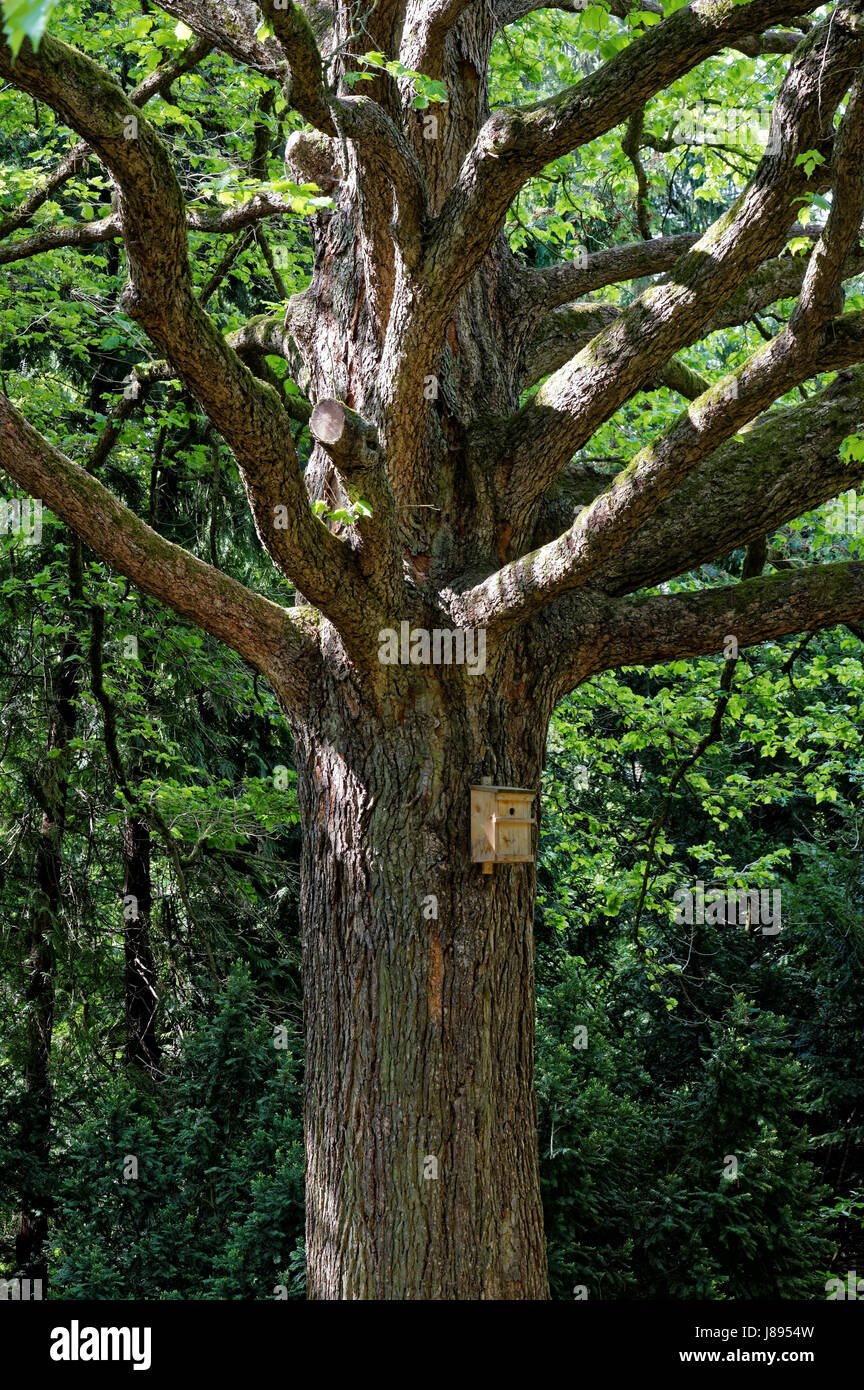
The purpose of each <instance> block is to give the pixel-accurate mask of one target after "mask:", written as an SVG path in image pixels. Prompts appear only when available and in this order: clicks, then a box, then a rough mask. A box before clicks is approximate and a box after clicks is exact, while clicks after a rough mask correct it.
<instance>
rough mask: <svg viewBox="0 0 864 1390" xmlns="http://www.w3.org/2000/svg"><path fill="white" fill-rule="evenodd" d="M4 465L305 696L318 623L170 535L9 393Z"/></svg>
mask: <svg viewBox="0 0 864 1390" xmlns="http://www.w3.org/2000/svg"><path fill="white" fill-rule="evenodd" d="M0 466H2V467H3V468H4V469H5V470H6V472H8V473H9V474H10V475H11V477H13V478H14V479H15V481H16V482H17V483H19V484H20V485H21V486H22V487H24V488H26V489H27V490H28V491H29V492H30V494H31V495H32V496H34V497H38V498H40V499H41V500H42V501H43V502H44V503H45V505H46V506H48V507H50V508H51V510H52V511H53V512H55V513H56V515H57V516H59V517H60V518H61V519H62V520H63V521H65V522H66V523H67V525H68V526H70V527H71V528H72V530H73V531H75V532H76V534H77V535H79V536H80V537H81V539H82V540H83V541H84V542H86V544H88V545H90V546H91V547H92V549H93V550H95V551H96V553H97V554H98V555H101V556H103V557H104V558H105V559H106V560H107V561H108V563H109V564H111V565H113V567H114V568H115V569H117V570H119V572H120V573H121V574H125V575H126V576H127V577H128V578H129V579H131V580H132V581H133V582H134V583H135V584H137V585H139V587H140V588H141V589H143V590H145V592H147V593H148V594H152V595H153V597H154V598H157V599H159V600H160V602H162V603H164V604H166V606H167V607H169V608H172V609H173V610H174V611H175V612H177V613H180V614H181V615H182V616H183V617H185V618H189V619H191V620H192V621H193V622H195V623H197V624H198V625H199V626H200V627H203V628H204V629H205V631H207V632H209V633H211V634H212V635H213V636H214V637H217V638H218V639H219V640H220V641H222V642H224V643H225V644H226V645H227V646H229V647H231V648H233V650H234V651H236V652H239V654H240V655H241V656H243V657H245V658H246V660H247V661H249V662H250V663H251V664H252V665H253V666H255V667H256V669H257V670H259V671H260V672H261V673H262V675H264V676H266V677H267V679H268V680H272V681H273V682H274V684H275V686H276V688H277V689H278V690H279V692H280V694H281V693H283V692H284V693H285V694H286V696H291V697H292V698H294V699H300V698H301V697H302V696H303V694H304V692H306V691H307V690H308V689H309V688H310V687H311V683H312V675H313V670H314V664H315V663H317V661H318V660H319V659H320V658H319V653H318V646H317V640H316V637H315V627H314V623H312V622H309V623H308V624H307V623H306V621H305V620H304V616H303V614H302V612H301V611H300V610H296V611H293V612H292V611H289V610H287V609H284V608H280V607H279V605H278V604H275V603H271V602H270V601H269V600H268V599H265V598H262V597H261V596H260V595H259V594H256V593H253V591H252V590H251V589H247V588H246V587H245V586H244V585H243V584H240V583H238V582H237V580H235V579H231V578H230V577H229V576H228V575H226V574H222V573H220V572H219V571H218V570H215V569H213V568H212V567H211V566H210V565H207V564H205V563H204V561H203V560H198V559H196V558H195V556H194V555H190V554H189V552H188V551H186V550H183V549H182V548H181V547H180V546H177V545H172V544H171V542H170V541H167V540H165V539H164V538H163V537H162V536H160V535H159V534H158V533H157V532H156V531H153V530H152V529H151V528H150V527H149V526H147V525H146V524H145V522H143V521H141V520H140V518H139V517H137V516H136V515H135V514H134V512H132V511H131V510H130V509H129V508H128V507H126V506H124V505H123V503H122V502H119V501H118V500H117V498H116V497H115V496H114V495H113V494H112V493H111V492H109V491H108V489H107V488H105V487H103V486H102V484H101V483H100V482H99V481H98V480H97V479H96V478H94V477H93V476H92V474H90V473H88V472H87V471H86V470H85V469H83V468H80V467H79V466H78V464H76V463H73V462H72V460H71V459H69V458H67V457H66V455H65V454H62V453H61V452H60V450H59V449H55V448H54V447H53V445H51V444H49V443H48V441H47V440H46V439H44V438H43V437H42V436H41V435H40V434H38V433H37V431H36V430H34V429H33V428H32V426H30V425H29V424H28V423H27V421H26V420H25V419H24V418H23V416H22V415H21V414H20V413H19V412H18V411H17V410H16V409H15V407H14V406H13V405H12V403H11V402H10V401H9V400H8V399H7V398H6V397H5V396H3V395H0Z"/></svg>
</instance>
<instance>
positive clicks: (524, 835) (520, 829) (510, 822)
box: [471, 783, 537, 874]
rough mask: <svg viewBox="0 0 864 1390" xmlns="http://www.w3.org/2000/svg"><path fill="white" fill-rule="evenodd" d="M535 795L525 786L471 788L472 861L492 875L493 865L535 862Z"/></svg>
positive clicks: (485, 785) (486, 785) (487, 784)
mask: <svg viewBox="0 0 864 1390" xmlns="http://www.w3.org/2000/svg"><path fill="white" fill-rule="evenodd" d="M533 809H534V793H533V792H529V791H525V790H524V788H522V787H493V786H491V785H490V784H489V783H484V784H483V785H482V786H479V787H472V788H471V862H472V863H473V864H482V865H483V872H484V874H491V872H492V865H493V864H531V863H533V861H534V859H535V854H534V830H533V827H534V826H535V825H536V824H537V821H536V819H535V818H534V816H533V815H532V814H531V813H532V811H533Z"/></svg>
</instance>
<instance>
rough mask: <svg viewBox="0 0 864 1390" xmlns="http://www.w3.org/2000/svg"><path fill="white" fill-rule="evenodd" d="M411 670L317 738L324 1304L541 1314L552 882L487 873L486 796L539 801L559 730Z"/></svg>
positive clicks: (313, 1196)
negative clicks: (526, 794) (481, 831)
mask: <svg viewBox="0 0 864 1390" xmlns="http://www.w3.org/2000/svg"><path fill="white" fill-rule="evenodd" d="M393 669H394V668H390V670H391V671H392V670H393ZM396 669H397V670H398V671H399V677H398V678H397V680H396V681H395V682H394V687H395V688H393V689H390V690H389V692H388V696H387V698H386V700H384V701H382V702H380V703H379V708H378V711H377V714H376V715H375V716H374V717H372V716H370V715H369V714H368V713H367V710H368V704H367V702H366V701H364V702H363V703H362V705H361V703H360V702H359V701H358V700H357V691H356V690H355V689H353V688H352V687H351V685H350V683H349V682H348V681H346V682H344V683H343V685H342V688H341V689H340V685H339V683H338V682H333V684H332V686H331V687H330V688H329V689H328V691H327V692H326V698H322V700H321V704H320V713H319V714H318V716H317V717H316V718H315V720H314V721H312V720H310V721H309V722H308V723H307V724H306V725H305V727H304V728H302V729H300V730H298V747H297V756H298V772H299V782H300V797H301V808H302V814H303V817H304V821H305V825H306V827H307V830H306V837H305V842H304V863H303V894H302V916H303V923H304V928H303V935H304V945H303V959H304V989H305V1001H306V1003H305V1008H306V1043H307V1052H306V1069H307V1072H306V1075H307V1081H306V1152H307V1155H308V1174H307V1213H308V1215H307V1270H308V1290H307V1292H308V1297H310V1298H312V1299H354V1298H361V1299H370V1298H376V1299H447V1300H465V1299H469V1300H470V1299H543V1298H545V1297H546V1296H547V1283H546V1254H545V1245H544V1236H543V1218H542V1208H541V1202H540V1186H539V1176H538V1164H537V1151H536V1105H535V1099H534V1092H533V1052H534V966H533V904H534V892H535V866H534V864H518V865H496V867H495V868H494V870H493V872H492V874H491V875H484V874H483V872H482V869H481V866H480V865H479V864H472V863H471V849H470V830H469V825H470V796H469V790H468V788H469V786H470V785H471V784H472V783H474V782H478V781H479V780H480V777H481V776H482V775H483V774H484V773H491V774H492V777H493V781H495V782H497V783H499V784H501V785H517V784H518V785H520V786H523V787H527V788H530V789H531V790H535V791H536V790H537V788H538V784H539V777H540V770H541V766H542V757H543V749H544V744H545V730H546V724H547V720H546V719H545V718H544V717H543V712H541V711H540V710H539V709H538V708H537V705H536V704H535V705H534V707H533V708H530V706H531V703H532V702H531V701H525V702H524V703H523V704H522V705H521V706H517V707H515V712H514V709H508V707H507V704H506V703H505V701H504V700H503V699H494V700H490V698H489V694H488V691H486V692H485V693H484V692H483V691H482V690H481V692H480V694H479V696H478V697H477V703H475V701H474V699H472V692H471V689H470V687H471V685H472V681H471V679H470V678H466V680H465V683H464V687H462V688H461V690H460V688H458V687H457V688H454V683H453V682H451V683H450V688H447V686H446V685H445V683H444V682H443V681H438V680H436V681H435V682H434V683H432V684H429V683H428V674H427V673H423V674H422V675H421V673H420V672H419V671H418V670H417V669H416V668H410V667H409V668H405V667H402V668H396ZM440 669H441V668H439V671H440ZM475 684H476V685H480V686H482V684H483V682H482V681H481V680H479V679H478V680H477V681H476V682H475ZM424 691H425V694H424ZM460 696H461V697H460ZM480 701H482V704H481V703H480Z"/></svg>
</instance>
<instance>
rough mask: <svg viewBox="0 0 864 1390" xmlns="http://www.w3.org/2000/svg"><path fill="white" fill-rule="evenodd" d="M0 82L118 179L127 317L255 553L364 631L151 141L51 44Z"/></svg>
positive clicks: (274, 400) (334, 549) (120, 100)
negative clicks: (207, 441)
mask: <svg viewBox="0 0 864 1390" xmlns="http://www.w3.org/2000/svg"><path fill="white" fill-rule="evenodd" d="M0 73H3V75H4V76H6V77H7V78H8V79H9V80H10V81H11V82H13V83H14V84H15V85H16V86H18V87H20V88H21V89H22V90H24V91H27V92H30V93H31V94H32V95H34V96H36V97H38V98H39V99H41V100H43V101H45V102H46V103H47V104H48V105H50V106H52V107H53V108H54V110H55V111H56V112H57V113H58V115H60V116H61V118H62V119H63V120H64V121H66V123H67V124H69V125H70V126H72V128H73V129H76V130H77V131H78V132H79V134H81V135H82V136H83V137H84V138H85V139H86V140H87V141H88V143H89V144H90V145H91V146H92V148H93V149H94V150H95V151H96V152H97V154H98V155H99V158H100V159H101V160H102V162H103V163H104V164H105V165H106V167H107V168H108V169H109V170H110V171H111V173H112V174H113V176H114V179H115V181H116V183H117V185H118V187H119V195H118V212H119V216H120V218H121V222H122V226H123V235H124V241H125V244H126V251H127V263H128V270H129V283H128V285H127V287H126V289H125V291H124V294H123V299H122V303H123V306H124V308H125V309H126V311H127V312H128V313H129V314H130V316H131V317H133V318H135V319H136V320H137V321H138V322H139V323H140V324H141V325H142V327H143V328H144V329H145V330H146V331H147V333H148V334H149V336H150V337H151V339H152V340H153V341H154V343H156V344H157V345H158V346H159V347H160V348H161V349H162V350H163V352H164V354H165V356H166V357H167V358H168V360H169V361H170V362H171V364H172V365H173V366H174V367H175V369H176V371H177V374H178V375H179V376H180V378H181V379H182V380H183V381H184V383H185V384H186V385H187V387H188V388H189V389H190V390H191V391H192V393H193V394H194V395H195V397H196V398H197V399H198V401H199V402H200V404H201V405H202V407H203V409H204V410H205V411H206V413H207V414H208V416H209V417H210V419H211V420H212V421H213V423H214V424H215V425H216V427H217V429H218V430H219V431H220V432H221V433H222V435H223V436H224V438H225V439H226V441H227V442H228V444H229V446H230V448H231V449H232V451H233V453H234V456H235V458H236V460H237V464H238V467H239V469H240V474H241V477H242V479H243V483H244V486H245V488H246V492H247V496H248V497H249V502H250V506H251V509H252V514H253V517H254V519H255V524H256V529H257V531H258V534H259V536H260V538H261V541H262V544H263V545H264V546H265V548H266V549H267V550H268V552H269V554H270V555H271V556H272V557H273V559H274V560H275V561H276V563H277V564H278V565H279V567H280V569H281V570H282V572H283V573H284V574H286V575H287V576H288V577H289V578H290V579H292V580H293V582H294V583H295V584H296V585H297V587H298V588H299V589H301V590H302V592H303V593H304V594H305V595H306V597H307V599H308V601H309V602H310V603H314V604H315V605H316V606H318V607H320V608H321V610H322V612H324V613H325V614H326V615H327V616H328V617H332V618H334V620H335V619H337V618H338V619H340V620H341V621H342V623H343V624H344V626H343V631H344V632H345V633H346V634H350V633H351V632H352V631H355V630H359V629H360V628H363V627H364V626H365V621H364V619H363V617H362V599H363V597H364V593H363V590H362V586H361V581H360V576H359V573H358V570H357V567H356V564H355V561H354V558H353V556H352V555H351V552H350V549H349V548H348V547H347V546H346V545H344V544H343V543H341V542H340V541H339V540H338V539H337V538H336V537H335V536H333V535H331V533H330V532H329V531H328V530H327V528H326V527H324V526H323V525H322V524H321V523H320V521H318V519H317V518H316V517H315V516H314V515H313V513H312V511H311V508H310V505H309V499H308V496H307V493H306V489H305V486H304V484H303V477H302V472H301V469H300V464H299V460H298V457H297V452H296V449H295V447H294V441H293V439H292V437H291V432H290V429H289V419H288V416H287V415H286V413H285V412H284V410H283V409H282V406H281V403H280V400H279V395H278V393H277V392H276V391H275V390H274V389H273V388H272V387H270V386H268V385H266V384H264V383H262V382H260V381H258V380H257V379H256V377H255V376H254V375H253V374H252V373H251V372H250V371H249V369H248V368H247V367H245V366H244V365H243V363H242V362H241V361H240V359H239V358H238V357H237V355H236V353H234V352H233V351H232V350H231V349H230V347H229V346H228V345H227V344H226V342H225V341H224V339H223V338H222V335H221V334H220V333H219V331H218V329H217V328H216V326H215V324H214V323H213V321H212V320H211V319H210V318H209V317H208V315H207V314H206V312H205V311H204V310H203V309H202V308H201V306H200V304H198V303H197V302H196V300H195V298H194V295H193V289H192V281H191V273H190V269H189V263H188V257H187V244H186V226H185V209H184V204H183V197H182V193H181V191H180V187H179V184H178V182H177V178H176V175H175V173H174V170H173V168H172V166H171V163H170V161H169V159H168V156H167V153H166V151H165V149H164V147H163V145H162V143H161V141H160V140H159V138H158V137H157V135H156V133H155V132H154V131H153V129H152V127H150V125H149V124H148V123H147V122H146V121H145V120H144V119H143V117H139V116H138V114H137V112H136V111H135V108H133V107H132V106H131V104H130V103H129V102H128V100H127V99H126V97H125V96H124V95H123V93H122V92H121V90H120V89H119V87H117V86H116V85H115V84H114V83H113V82H112V81H111V80H110V78H109V77H108V76H107V74H106V73H105V72H104V70H103V69H102V68H100V67H99V66H98V65H97V64H95V63H93V62H91V61H90V60H89V59H87V58H85V57H84V55H83V54H81V53H78V52H77V51H76V50H75V49H72V48H69V47H68V46H67V45H66V44H62V43H59V42H58V41H57V40H56V39H52V38H50V37H49V36H46V37H45V38H43V40H42V42H41V44H40V47H39V52H38V55H34V54H33V52H32V49H31V48H30V45H29V43H27V42H25V44H24V45H23V47H22V49H21V51H20V53H19V54H18V57H17V59H16V61H15V63H14V65H13V64H12V63H11V61H10V58H9V50H8V47H6V45H5V44H4V45H3V46H2V47H0ZM130 114H131V115H132V117H133V121H134V125H133V127H132V131H133V132H134V133H133V134H132V138H130V127H129V125H128V118H129V116H130Z"/></svg>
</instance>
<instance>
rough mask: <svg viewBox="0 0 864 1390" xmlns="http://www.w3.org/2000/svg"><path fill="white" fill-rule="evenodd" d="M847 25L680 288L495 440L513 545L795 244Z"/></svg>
mask: <svg viewBox="0 0 864 1390" xmlns="http://www.w3.org/2000/svg"><path fill="white" fill-rule="evenodd" d="M846 20H847V16H846V15H845V14H842V15H841V12H839V11H838V12H837V13H836V14H835V16H834V17H833V20H832V23H831V25H830V26H829V28H830V32H828V33H827V35H826V33H825V32H824V30H821V29H820V30H818V31H814V34H813V36H812V38H811V39H810V40H808V41H807V43H806V44H805V45H804V47H803V49H802V50H801V51H800V53H799V56H798V58H797V60H796V62H794V63H793V64H792V66H791V68H790V71H789V74H788V75H787V77H786V80H785V81H784V83H783V86H782V88H781V91H780V93H779V95H778V98H777V102H776V103H775V110H774V117H773V122H774V125H775V126H776V127H777V128H782V130H783V139H782V140H779V141H778V144H779V146H780V153H777V154H773V153H772V154H767V155H766V156H765V158H764V159H763V160H762V163H761V164H760V166H759V169H758V170H757V173H756V175H755V177H754V179H753V181H752V182H751V184H750V185H749V187H748V189H747V190H746V191H745V193H744V194H743V195H742V196H741V198H740V199H739V200H738V202H737V203H736V204H735V206H734V207H733V208H732V209H730V211H729V212H728V213H726V214H725V215H724V216H723V217H721V218H720V219H719V221H718V222H717V223H715V225H714V226H713V227H712V228H711V229H710V230H709V232H707V233H706V235H705V236H704V237H703V238H702V239H701V241H700V242H698V243H697V245H696V246H694V247H693V249H692V250H691V251H690V252H688V253H687V255H685V256H684V257H682V259H681V261H680V262H679V264H678V266H677V267H676V269H675V271H674V272H673V275H672V277H671V279H670V282H669V283H668V284H665V285H657V286H652V287H650V288H649V289H648V290H647V291H646V292H645V293H644V294H643V295H641V296H640V298H639V299H638V300H636V302H635V303H634V304H633V305H631V306H630V307H629V308H628V309H627V310H625V312H624V313H622V314H621V316H620V318H619V319H618V320H617V321H616V322H615V323H613V324H612V325H611V326H610V327H609V328H607V329H606V330H604V331H603V332H602V333H601V334H600V335H599V336H598V337H597V338H596V339H594V341H593V342H592V343H591V344H590V345H589V346H588V347H587V348H586V349H584V350H583V351H582V352H581V353H580V354H579V355H578V356H577V357H575V358H574V359H573V361H572V362H571V363H569V364H568V365H567V366H566V367H564V368H562V369H561V370H560V371H558V372H556V373H555V374H554V375H553V376H552V377H550V378H549V380H548V381H547V382H546V383H545V384H544V386H542V387H541V388H540V390H539V391H538V392H537V394H536V396H535V397H534V399H533V400H532V401H531V402H530V403H529V404H528V405H526V406H525V407H523V409H522V410H521V411H520V412H519V413H518V414H517V415H516V416H514V417H513V419H512V420H510V421H508V422H507V423H506V425H505V426H504V427H503V428H502V430H501V431H500V432H499V434H498V435H495V434H494V432H492V433H491V434H487V438H486V439H485V440H484V441H483V443H484V448H485V450H486V451H489V452H492V453H493V454H494V452H496V451H498V452H499V453H500V455H501V462H500V464H499V469H498V473H499V491H500V496H501V499H502V523H504V522H506V524H507V526H508V527H509V528H510V531H511V534H512V537H513V541H512V545H513V547H514V548H519V547H521V544H522V543H523V541H524V538H525V523H526V521H528V519H529V517H530V513H531V510H532V509H533V506H534V504H535V502H536V500H537V499H538V498H539V497H540V495H541V494H542V492H543V491H544V490H545V488H546V487H547V486H548V485H549V483H550V481H551V480H552V478H553V477H554V476H555V474H556V473H557V472H558V471H559V470H560V468H561V467H563V465H564V464H565V463H566V462H567V460H568V459H569V458H570V457H571V456H572V454H573V452H574V451H575V450H576V449H577V448H579V447H581V446H582V444H584V442H585V440H586V439H588V438H589V437H590V436H591V435H592V434H593V433H594V431H595V430H596V429H597V428H598V427H599V425H600V424H601V423H602V422H603V421H604V420H605V419H608V418H609V416H610V415H611V414H613V413H614V411H615V410H616V409H617V408H618V407H619V406H620V405H621V404H622V403H623V402H624V401H625V400H626V399H627V398H628V397H629V396H630V395H631V394H632V393H633V391H634V390H636V389H638V388H639V386H640V385H642V383H644V382H645V381H646V380H650V379H651V378H652V377H653V375H654V374H655V373H656V372H657V371H658V370H659V368H660V367H661V366H662V365H663V363H664V362H666V361H668V359H669V358H670V357H671V356H672V355H673V354H674V353H675V352H676V351H678V349H679V348H680V347H681V346H683V345H684V344H685V343H687V342H689V341H692V340H693V338H695V337H696V336H698V334H699V330H700V329H701V328H702V326H703V325H704V324H705V323H706V322H707V321H708V320H709V319H710V318H711V316H712V314H713V313H715V312H716V311H717V309H718V308H719V307H720V305H722V304H723V302H724V301H725V300H727V299H728V298H729V297H730V295H731V294H732V293H733V292H734V290H735V288H736V287H737V286H738V285H740V284H741V283H742V281H744V280H745V279H746V278H747V277H748V276H749V275H750V274H752V273H753V271H754V270H755V269H756V267H757V266H758V265H759V263H760V262H761V261H762V260H764V259H765V258H766V256H768V255H771V254H774V253H776V252H777V251H778V250H779V249H780V246H782V245H783V243H784V242H785V239H786V233H787V228H788V225H789V218H790V215H791V214H792V212H793V211H794V205H795V199H796V198H797V197H798V196H800V195H801V194H802V193H803V190H804V189H805V188H806V187H807V179H806V176H805V175H804V171H803V168H802V167H801V166H800V165H796V157H797V155H798V153H799V152H803V151H805V150H808V149H815V148H817V147H818V146H819V145H820V144H821V143H823V141H824V140H825V138H826V135H830V131H831V124H830V122H831V116H832V113H833V110H834V108H835V107H836V105H837V104H838V102H839V101H840V99H841V97H842V96H843V93H844V91H845V88H846V86H847V84H848V78H849V73H850V70H854V68H855V67H856V66H857V65H858V64H859V63H860V62H861V61H862V58H864V24H859V25H857V27H856V26H853V25H851V24H848V23H847V22H846ZM844 259H845V257H844ZM757 408H763V407H762V405H761V404H760V405H759V406H758V407H757ZM538 458H539V459H541V460H542V466H541V467H538Z"/></svg>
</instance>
